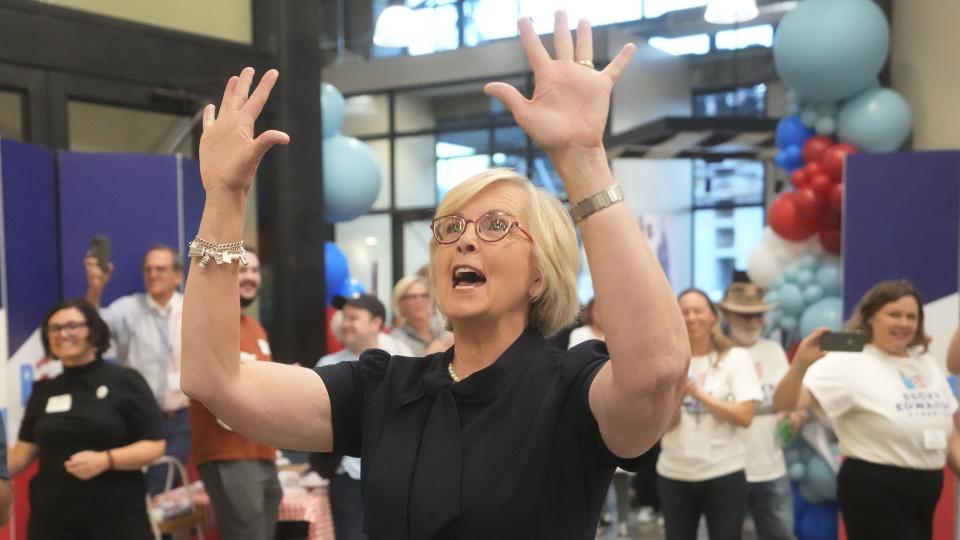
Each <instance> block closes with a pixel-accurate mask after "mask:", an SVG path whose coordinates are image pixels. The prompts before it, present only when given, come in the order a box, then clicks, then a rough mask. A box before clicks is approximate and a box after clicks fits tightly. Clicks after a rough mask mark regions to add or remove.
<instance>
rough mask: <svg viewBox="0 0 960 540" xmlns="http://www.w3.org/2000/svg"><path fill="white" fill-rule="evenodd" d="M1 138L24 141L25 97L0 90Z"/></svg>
mask: <svg viewBox="0 0 960 540" xmlns="http://www.w3.org/2000/svg"><path fill="white" fill-rule="evenodd" d="M0 137H4V138H7V139H16V140H18V141H22V140H23V96H21V95H20V94H18V93H16V92H5V91H2V90H0Z"/></svg>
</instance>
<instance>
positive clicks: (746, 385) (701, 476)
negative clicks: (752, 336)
mask: <svg viewBox="0 0 960 540" xmlns="http://www.w3.org/2000/svg"><path fill="white" fill-rule="evenodd" d="M715 364H716V355H715V354H712V353H711V354H710V355H709V356H697V357H694V358H691V359H690V371H689V377H690V378H691V379H692V380H694V381H696V383H697V384H698V385H699V386H700V388H702V389H703V390H704V391H706V392H707V393H708V394H710V395H711V396H713V397H716V398H719V399H722V400H726V401H732V402H734V403H743V402H745V401H760V400H761V399H763V393H762V391H761V390H760V381H759V379H757V372H756V370H755V369H754V367H753V364H752V363H751V362H750V357H749V356H747V353H746V351H744V350H743V349H741V348H739V347H735V348H733V349H730V352H728V353H727V354H726V355H725V356H724V357H723V360H721V361H720V362H719V364H720V365H719V366H717V365H715ZM743 439H744V429H743V428H740V427H737V426H734V425H733V424H730V423H728V422H724V421H722V420H719V419H717V417H715V416H714V415H712V414H710V412H709V411H708V410H707V409H706V407H705V406H704V405H703V404H702V403H700V401H699V400H696V399H693V398H692V397H690V396H686V397H684V398H683V404H682V405H681V409H680V422H679V423H678V424H677V425H676V426H675V427H674V428H673V429H671V430H670V431H668V432H667V433H666V434H664V436H663V439H662V440H661V442H660V458H659V459H658V460H657V472H658V473H659V474H660V476H663V477H665V478H670V479H672V480H682V481H686V482H699V481H702V480H710V479H713V478H719V477H721V476H724V475H727V474H730V473H733V472H736V471H739V470H743V469H744V466H745V451H744V440H743Z"/></svg>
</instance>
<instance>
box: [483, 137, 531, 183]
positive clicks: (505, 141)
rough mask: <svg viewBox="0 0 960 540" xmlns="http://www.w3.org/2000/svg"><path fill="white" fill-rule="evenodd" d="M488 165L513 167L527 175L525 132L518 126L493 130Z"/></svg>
mask: <svg viewBox="0 0 960 540" xmlns="http://www.w3.org/2000/svg"><path fill="white" fill-rule="evenodd" d="M490 165H491V166H492V167H506V168H508V169H513V170H515V171H517V173H519V174H522V175H523V176H527V134H526V133H524V132H523V130H522V129H520V128H519V127H509V128H499V129H496V130H494V132H493V149H492V154H491V156H490Z"/></svg>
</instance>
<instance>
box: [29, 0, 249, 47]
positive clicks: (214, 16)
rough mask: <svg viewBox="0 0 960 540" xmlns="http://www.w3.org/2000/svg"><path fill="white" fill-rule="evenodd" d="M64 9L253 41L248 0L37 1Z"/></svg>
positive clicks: (238, 40)
mask: <svg viewBox="0 0 960 540" xmlns="http://www.w3.org/2000/svg"><path fill="white" fill-rule="evenodd" d="M41 1H43V2H44V3H51V4H56V5H58V6H62V7H65V8H70V9H76V10H80V11H86V12H89V13H96V14H97V15H103V16H106V17H114V18H117V19H123V20H126V21H132V22H135V23H140V24H148V25H151V26H158V27H160V28H167V29H170V30H177V31H180V32H187V33H190V34H198V35H201V36H207V37H212V38H216V39H222V40H226V41H235V42H238V43H253V22H252V15H251V7H250V3H251V0H203V2H197V1H196V0H165V1H163V2H131V1H130V0H56V1H52V0H41Z"/></svg>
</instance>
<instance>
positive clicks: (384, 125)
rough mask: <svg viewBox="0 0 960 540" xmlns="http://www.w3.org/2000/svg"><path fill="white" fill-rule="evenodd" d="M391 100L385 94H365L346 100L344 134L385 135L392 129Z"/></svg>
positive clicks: (342, 131) (341, 128) (358, 135)
mask: <svg viewBox="0 0 960 540" xmlns="http://www.w3.org/2000/svg"><path fill="white" fill-rule="evenodd" d="M388 104H389V102H388V100H387V96H386V95H385V94H379V95H378V94H363V95H359V96H350V97H348V98H347V99H346V100H345V105H344V114H343V125H342V126H341V127H340V132H341V133H343V134H344V135H351V136H354V137H360V136H363V135H384V134H386V133H387V131H389V129H390V111H389V105H388Z"/></svg>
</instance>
